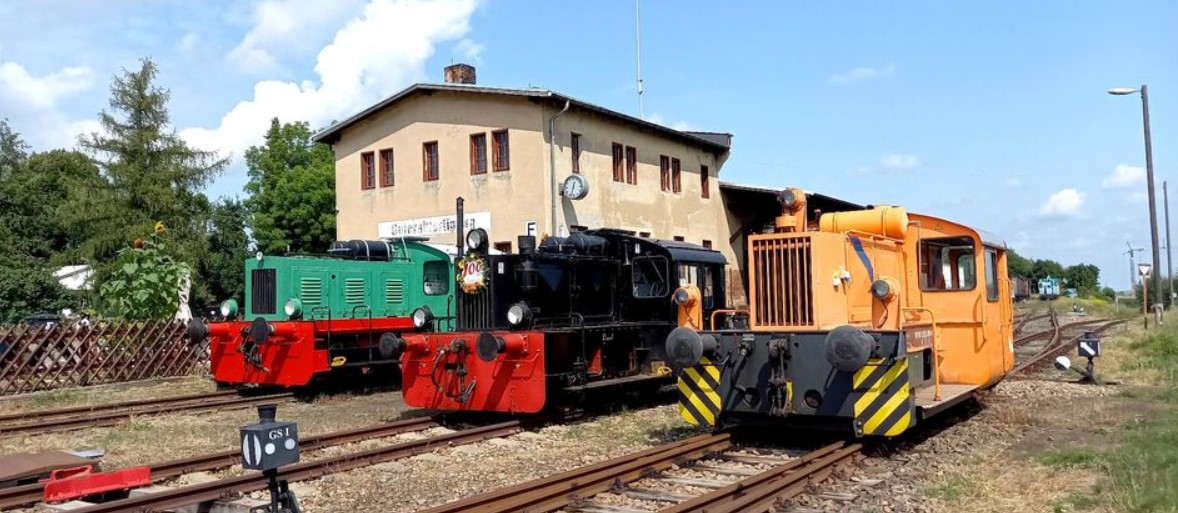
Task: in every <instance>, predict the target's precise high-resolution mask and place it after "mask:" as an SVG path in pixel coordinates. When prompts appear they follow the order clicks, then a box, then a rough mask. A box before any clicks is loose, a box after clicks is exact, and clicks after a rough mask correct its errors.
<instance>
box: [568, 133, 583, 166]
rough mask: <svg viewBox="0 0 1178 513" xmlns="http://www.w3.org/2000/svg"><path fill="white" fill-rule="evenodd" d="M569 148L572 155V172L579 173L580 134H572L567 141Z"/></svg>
mask: <svg viewBox="0 0 1178 513" xmlns="http://www.w3.org/2000/svg"><path fill="white" fill-rule="evenodd" d="M569 147H570V149H571V150H572V154H573V172H574V173H580V172H581V134H578V133H576V132H573V133H572V138H571V139H569Z"/></svg>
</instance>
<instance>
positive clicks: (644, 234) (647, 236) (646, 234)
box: [638, 232, 650, 239]
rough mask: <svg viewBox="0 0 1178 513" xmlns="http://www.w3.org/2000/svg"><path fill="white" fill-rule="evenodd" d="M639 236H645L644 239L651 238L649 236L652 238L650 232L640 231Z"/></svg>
mask: <svg viewBox="0 0 1178 513" xmlns="http://www.w3.org/2000/svg"><path fill="white" fill-rule="evenodd" d="M638 236H639V237H642V238H644V239H649V238H650V232H638Z"/></svg>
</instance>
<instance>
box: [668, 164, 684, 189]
mask: <svg viewBox="0 0 1178 513" xmlns="http://www.w3.org/2000/svg"><path fill="white" fill-rule="evenodd" d="M680 171H681V168H680V167H679V159H676V158H673V159H671V192H673V193H675V194H679V193H680V192H683V182H682V181H681V179H680V176H679V174H680Z"/></svg>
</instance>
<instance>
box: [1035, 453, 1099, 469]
mask: <svg viewBox="0 0 1178 513" xmlns="http://www.w3.org/2000/svg"><path fill="white" fill-rule="evenodd" d="M1100 459H1101V455H1100V454H1098V453H1097V452H1096V451H1093V450H1090V449H1080V448H1077V449H1061V450H1057V451H1051V452H1049V453H1047V454H1044V455H1043V456H1041V457H1040V458H1039V461H1040V462H1041V463H1043V464H1044V465H1047V466H1049V467H1064V468H1094V467H1098V466H1099V463H1100Z"/></svg>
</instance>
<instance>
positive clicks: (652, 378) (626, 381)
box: [561, 374, 672, 392]
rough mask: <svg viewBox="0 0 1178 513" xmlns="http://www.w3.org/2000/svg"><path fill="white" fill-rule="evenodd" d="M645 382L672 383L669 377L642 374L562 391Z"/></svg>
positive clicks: (570, 387) (581, 390)
mask: <svg viewBox="0 0 1178 513" xmlns="http://www.w3.org/2000/svg"><path fill="white" fill-rule="evenodd" d="M644 381H666V382H667V383H668V384H669V383H672V381H671V379H670V377H669V376H651V375H648V374H640V375H638V376H626V377H624V378H614V379H603V380H601V381H594V382H592V383H587V384H584V385H574V386H568V387H564V388H562V389H561V390H562V391H564V392H584V391H587V390H595V389H598V388H607V387H614V386H619V385H631V384H634V383H640V382H644Z"/></svg>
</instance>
